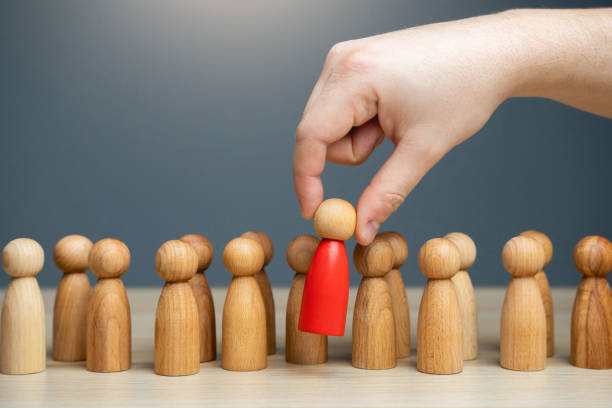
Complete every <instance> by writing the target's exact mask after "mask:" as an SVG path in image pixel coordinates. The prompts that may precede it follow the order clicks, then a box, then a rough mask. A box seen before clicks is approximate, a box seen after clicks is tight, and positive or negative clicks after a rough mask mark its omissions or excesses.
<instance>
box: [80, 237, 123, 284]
mask: <svg viewBox="0 0 612 408" xmlns="http://www.w3.org/2000/svg"><path fill="white" fill-rule="evenodd" d="M130 259H131V255H130V250H129V249H128V247H127V246H126V245H125V244H124V243H123V242H121V241H119V240H117V239H114V238H105V239H102V240H100V241H98V242H96V243H95V244H94V246H93V248H91V251H90V252H89V269H90V270H91V271H92V272H93V274H94V275H96V276H97V277H99V278H118V277H120V276H121V275H123V274H124V273H125V271H127V270H128V268H129V267H130Z"/></svg>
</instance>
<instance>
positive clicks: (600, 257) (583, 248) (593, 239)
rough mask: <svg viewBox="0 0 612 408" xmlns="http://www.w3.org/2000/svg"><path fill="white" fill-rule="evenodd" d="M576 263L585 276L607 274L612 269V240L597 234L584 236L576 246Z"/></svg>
mask: <svg viewBox="0 0 612 408" xmlns="http://www.w3.org/2000/svg"><path fill="white" fill-rule="evenodd" d="M574 265H576V269H578V271H579V272H580V273H581V274H583V275H584V276H588V277H603V276H606V275H607V274H608V273H610V271H612V242H610V241H608V240H607V239H606V238H604V237H599V236H596V235H591V236H588V237H584V238H582V239H581V240H580V241H578V243H577V244H576V246H575V247H574Z"/></svg>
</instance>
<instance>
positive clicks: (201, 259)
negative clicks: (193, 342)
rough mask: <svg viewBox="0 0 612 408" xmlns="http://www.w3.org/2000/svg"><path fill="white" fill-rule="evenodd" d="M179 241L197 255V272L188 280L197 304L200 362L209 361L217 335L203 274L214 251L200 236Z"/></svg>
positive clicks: (194, 235)
mask: <svg viewBox="0 0 612 408" xmlns="http://www.w3.org/2000/svg"><path fill="white" fill-rule="evenodd" d="M181 241H183V242H187V243H188V244H190V245H191V246H192V247H193V249H194V250H195V251H196V254H197V255H198V270H197V272H196V273H195V274H194V275H193V277H192V278H191V279H189V285H190V286H191V289H192V290H193V296H194V297H195V300H196V303H197V304H198V321H199V322H200V361H201V362H205V361H211V360H214V359H216V358H217V335H216V326H215V305H214V303H213V298H212V293H211V291H210V285H209V284H208V280H207V279H206V275H205V274H204V272H205V271H206V270H207V269H208V267H209V266H210V264H211V262H212V259H213V255H214V251H213V247H212V244H211V243H210V241H209V240H208V239H207V238H206V237H205V236H203V235H200V234H188V235H184V236H183V237H182V238H181Z"/></svg>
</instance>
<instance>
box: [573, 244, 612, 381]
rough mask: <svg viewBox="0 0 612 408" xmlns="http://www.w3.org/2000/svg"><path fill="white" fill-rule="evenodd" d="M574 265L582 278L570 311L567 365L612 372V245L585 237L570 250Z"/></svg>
mask: <svg viewBox="0 0 612 408" xmlns="http://www.w3.org/2000/svg"><path fill="white" fill-rule="evenodd" d="M574 265H576V269H578V271H579V272H580V273H581V274H582V275H583V278H582V280H581V281H580V285H579V286H578V290H577V292H576V299H575V300H574V309H573V311H572V326H571V346H570V350H571V351H570V363H571V364H572V365H575V366H577V367H583V368H597V369H603V368H612V293H610V285H609V284H608V281H607V279H606V275H607V274H608V273H610V271H612V243H611V242H610V241H608V240H607V239H605V238H603V237H598V236H588V237H585V238H583V239H582V240H580V242H578V244H576V247H575V248H574Z"/></svg>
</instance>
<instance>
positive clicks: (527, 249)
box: [500, 236, 546, 371]
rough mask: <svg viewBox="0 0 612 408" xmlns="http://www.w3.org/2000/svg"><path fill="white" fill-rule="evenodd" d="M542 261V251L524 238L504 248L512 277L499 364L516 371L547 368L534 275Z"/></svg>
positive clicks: (504, 311) (543, 317) (542, 314)
mask: <svg viewBox="0 0 612 408" xmlns="http://www.w3.org/2000/svg"><path fill="white" fill-rule="evenodd" d="M544 261H545V252H544V248H543V247H542V245H540V243H539V242H538V241H536V240H535V239H533V238H529V237H526V236H518V237H514V238H512V239H511V240H510V241H508V242H507V243H506V245H504V248H503V250H502V262H503V264H504V267H505V268H506V270H507V271H508V272H509V273H510V274H511V275H512V279H511V280H510V283H509V284H508V289H507V291H506V296H505V299H504V306H503V308H502V316H501V333H500V364H501V366H502V367H504V368H507V369H510V370H518V371H536V370H542V369H544V368H545V367H546V313H545V311H544V304H543V302H542V295H541V293H540V288H539V286H538V283H537V281H536V280H535V278H534V275H535V274H536V273H537V272H538V271H540V270H541V269H542V267H543V266H544Z"/></svg>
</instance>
